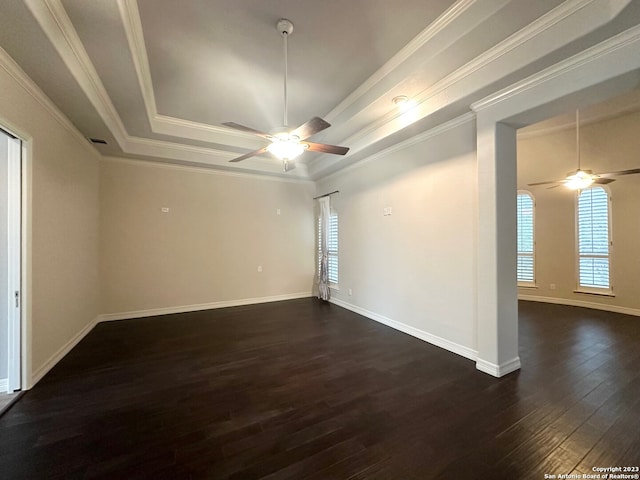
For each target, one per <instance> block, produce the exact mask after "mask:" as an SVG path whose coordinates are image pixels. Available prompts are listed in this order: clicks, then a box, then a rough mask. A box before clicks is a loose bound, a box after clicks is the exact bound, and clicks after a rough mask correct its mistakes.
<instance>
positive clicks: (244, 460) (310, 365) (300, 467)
mask: <svg viewBox="0 0 640 480" xmlns="http://www.w3.org/2000/svg"><path fill="white" fill-rule="evenodd" d="M639 344H640V318H637V317H629V316H624V315H618V314H611V313H606V312H599V311H592V310H587V309H581V308H574V307H564V306H557V305H547V304H541V303H530V302H521V304H520V351H521V359H522V365H523V367H522V370H521V371H519V372H517V373H513V374H511V375H508V376H506V377H504V378H501V379H495V378H493V377H490V376H488V375H485V374H483V373H481V372H479V371H477V370H476V369H475V366H474V363H473V362H471V361H469V360H466V359H464V358H462V357H459V356H457V355H455V354H452V353H449V352H447V351H445V350H442V349H440V348H437V347H434V346H432V345H429V344H427V343H424V342H422V341H420V340H417V339H415V338H412V337H410V336H408V335H404V334H402V333H400V332H397V331H395V330H392V329H390V328H388V327H385V326H383V325H381V324H378V323H376V322H374V321H371V320H367V319H365V318H363V317H360V316H359V315H356V314H354V313H351V312H349V311H347V310H344V309H342V308H340V307H337V306H335V305H329V304H321V303H320V302H318V301H316V300H315V299H303V300H294V301H288V302H279V303H271V304H263V305H256V306H247V307H237V308H227V309H220V310H213V311H205V312H195V313H187V314H179V315H167V316H163V317H155V318H145V319H138V320H128V321H121V322H112V323H103V324H99V325H98V326H97V327H96V328H95V329H94V330H93V331H92V332H91V333H90V334H89V335H88V336H87V337H86V338H85V339H84V340H83V341H82V342H81V343H80V344H79V345H78V346H77V347H76V348H74V349H73V351H71V352H70V353H69V354H68V355H67V356H66V357H65V358H64V359H63V360H62V362H60V363H59V364H58V365H57V366H56V367H55V368H54V369H53V370H52V371H51V372H50V373H49V374H48V375H47V376H46V377H45V378H44V379H43V380H42V381H41V382H40V383H39V384H38V385H37V386H36V387H35V388H33V389H32V390H31V391H29V392H27V393H26V394H25V395H24V396H23V397H22V398H21V399H20V400H19V401H18V402H17V403H16V404H15V405H14V406H13V407H12V408H11V409H10V410H9V411H8V412H6V413H5V414H4V415H3V416H2V417H0V477H1V478H3V479H10V480H13V479H20V480H22V479H59V478H60V479H61V478H71V479H75V478H77V479H84V478H105V479H154V480H162V479H188V478H211V479H243V480H249V479H258V478H264V479H313V480H332V479H335V480H346V479H352V480H356V479H368V480H374V479H376V480H377V479H379V480H395V479H399V480H416V479H430V478H437V479H468V478H469V479H470V478H477V479H502V478H504V479H528V478H531V479H543V478H545V477H544V475H545V474H567V473H579V472H585V473H592V468H593V467H608V466H625V465H626V466H639V465H640V348H638V345H639Z"/></svg>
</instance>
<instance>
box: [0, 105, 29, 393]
mask: <svg viewBox="0 0 640 480" xmlns="http://www.w3.org/2000/svg"><path fill="white" fill-rule="evenodd" d="M0 127H1V128H2V129H3V130H4V131H5V132H6V133H8V134H9V135H10V136H13V137H15V138H17V139H18V140H20V143H21V145H20V173H21V180H20V205H21V209H20V239H19V243H20V247H19V248H20V265H19V267H18V268H19V270H20V328H19V338H20V340H19V349H20V366H19V368H20V379H19V385H18V388H19V389H21V390H28V389H30V388H31V387H32V386H33V382H32V378H31V289H32V284H31V262H32V255H31V235H32V218H33V215H32V208H33V207H32V183H33V172H32V165H33V163H32V155H33V137H31V135H29V133H28V132H26V131H24V130H22V129H21V128H20V127H18V126H16V125H14V124H12V122H11V121H9V120H8V119H7V118H5V117H4V116H2V115H1V113H0Z"/></svg>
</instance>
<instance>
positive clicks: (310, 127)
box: [223, 18, 349, 172]
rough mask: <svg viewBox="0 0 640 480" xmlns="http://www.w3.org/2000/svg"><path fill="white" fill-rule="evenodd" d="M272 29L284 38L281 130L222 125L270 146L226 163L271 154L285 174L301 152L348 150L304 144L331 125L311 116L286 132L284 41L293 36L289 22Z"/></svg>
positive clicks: (231, 124) (339, 152)
mask: <svg viewBox="0 0 640 480" xmlns="http://www.w3.org/2000/svg"><path fill="white" fill-rule="evenodd" d="M276 30H277V31H278V33H279V34H280V35H282V37H283V39H284V109H283V110H284V121H283V124H284V127H283V131H280V132H278V133H276V134H273V135H270V134H268V133H264V132H260V131H259V130H255V129H253V128H250V127H245V126H244V125H239V124H237V123H234V122H225V123H223V125H225V126H227V127H230V128H234V129H236V130H242V131H244V132H247V133H252V134H254V135H257V136H259V137H262V138H264V139H265V140H268V141H270V142H271V143H270V144H269V145H267V146H266V147H264V148H261V149H259V150H255V151H253V152H249V153H247V154H245V155H242V156H240V157H237V158H234V159H233V160H229V161H230V162H241V161H242V160H246V159H247V158H250V157H253V156H255V155H261V154H263V153H265V152H269V153H271V154H272V155H273V156H275V157H276V158H278V159H279V160H282V166H283V169H284V171H285V172H287V171H288V170H291V169H292V168H293V167H294V166H295V165H294V164H292V163H290V162H291V160H294V159H295V158H297V157H299V156H300V155H302V154H303V153H304V151H305V150H310V151H312V152H321V153H331V154H334V155H346V153H347V152H348V151H349V148H348V147H340V146H337V145H327V144H324V143H313V142H308V141H306V140H307V138H309V137H311V136H313V135H315V134H316V133H318V132H321V131H322V130H325V129H327V128H329V127H330V126H331V125H330V124H329V123H328V122H326V121H325V120H323V119H322V118H320V117H313V118H312V119H311V120H309V121H308V122H306V123H304V124H303V125H300V126H299V127H298V128H296V129H294V130H291V131H289V130H288V126H287V125H288V122H287V107H288V105H287V76H288V75H287V70H288V52H287V50H288V47H287V39H288V37H289V35H291V33H293V22H291V20H287V19H286V18H281V19H280V20H278V22H277V23H276Z"/></svg>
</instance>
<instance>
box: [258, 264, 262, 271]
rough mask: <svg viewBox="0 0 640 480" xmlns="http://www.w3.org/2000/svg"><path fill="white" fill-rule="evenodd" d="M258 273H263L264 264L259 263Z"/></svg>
mask: <svg viewBox="0 0 640 480" xmlns="http://www.w3.org/2000/svg"><path fill="white" fill-rule="evenodd" d="M258 273H262V265H258Z"/></svg>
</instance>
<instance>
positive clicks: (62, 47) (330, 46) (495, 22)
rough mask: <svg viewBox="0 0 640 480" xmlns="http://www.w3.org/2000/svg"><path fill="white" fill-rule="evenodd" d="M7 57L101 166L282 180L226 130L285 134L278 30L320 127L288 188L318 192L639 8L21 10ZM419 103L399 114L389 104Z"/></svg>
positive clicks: (58, 1) (428, 5) (336, 2)
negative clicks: (325, 125)
mask: <svg viewBox="0 0 640 480" xmlns="http://www.w3.org/2000/svg"><path fill="white" fill-rule="evenodd" d="M2 9H3V12H2V15H1V16H0V46H2V48H4V49H5V50H6V51H7V52H8V53H9V55H11V56H12V57H13V58H14V59H15V60H16V62H17V63H18V64H19V65H20V66H21V67H22V69H24V71H25V72H26V73H27V74H28V75H29V76H30V77H31V78H32V79H33V80H34V81H35V82H36V83H37V84H38V85H39V86H40V87H41V88H42V89H43V91H44V92H45V93H46V94H47V95H48V96H49V97H50V98H51V99H52V100H53V102H54V103H55V104H56V105H57V106H58V107H59V108H60V109H61V110H62V111H63V112H64V113H65V114H66V115H67V116H68V117H69V118H70V120H71V121H72V122H73V123H74V124H75V125H76V127H77V128H78V129H79V130H80V131H81V132H82V133H83V135H85V136H86V137H94V138H95V137H97V138H103V139H105V140H106V141H107V142H108V145H106V146H99V147H97V148H98V149H99V150H100V151H101V152H102V153H103V154H105V155H118V156H125V157H130V158H140V159H148V160H154V161H162V162H176V163H184V164H194V165H199V166H207V167H210V168H222V169H237V170H241V171H247V172H254V173H264V174H269V175H284V174H283V173H282V172H281V166H280V164H279V162H278V161H276V160H275V159H273V158H271V157H270V156H269V155H264V156H261V157H255V158H252V159H250V160H247V161H245V162H242V163H238V164H230V163H229V162H228V161H229V160H230V159H232V158H234V157H235V156H238V154H241V153H245V152H247V151H250V150H254V149H257V148H260V147H262V146H263V145H264V143H263V141H262V140H261V139H260V138H257V137H253V136H251V135H247V134H244V133H238V132H236V131H234V130H231V129H229V128H227V127H223V126H222V125H221V124H222V123H223V122H228V121H233V122H237V123H241V124H244V125H247V126H250V127H253V128H256V129H258V130H262V131H273V130H275V129H277V128H278V127H280V126H281V125H282V114H283V112H282V76H283V65H282V38H281V37H280V35H279V34H278V33H277V32H276V30H275V23H276V21H277V20H278V19H279V18H282V17H286V18H289V19H290V20H292V21H293V22H294V24H295V30H294V33H293V34H292V35H291V37H290V39H289V124H290V126H297V125H298V124H301V123H303V122H304V121H306V120H308V119H309V118H311V117H312V116H321V117H323V118H325V119H326V120H328V121H329V122H330V123H332V124H333V126H332V127H331V128H330V129H328V130H327V131H325V132H323V133H321V134H319V135H317V136H316V137H314V139H313V140H317V141H327V142H329V143H336V144H343V145H346V146H349V147H351V151H350V153H349V155H348V156H347V157H336V156H331V155H321V154H312V153H309V152H307V153H305V154H304V155H303V156H302V157H301V159H300V160H299V161H298V168H296V169H294V170H293V171H291V172H288V173H287V174H286V176H290V177H294V178H302V179H304V178H319V177H321V176H323V175H325V174H327V173H330V172H332V171H335V170H337V169H340V168H342V167H344V166H347V165H349V164H351V163H353V162H355V161H358V160H360V159H362V158H364V157H365V156H367V155H369V154H371V153H372V152H375V151H377V150H380V149H382V148H385V147H387V146H389V145H391V144H393V143H395V142H397V141H399V140H402V139H403V138H407V137H409V136H411V135H414V134H415V133H416V132H418V131H421V130H424V129H426V128H430V127H433V126H436V125H438V124H440V123H442V122H443V121H446V120H449V119H452V118H454V117H456V116H459V115H461V114H463V113H466V112H468V111H469V105H470V104H471V103H472V102H473V101H476V100H479V99H481V98H483V97H484V96H486V95H488V94H489V93H492V92H495V91H497V90H499V89H501V88H504V87H506V86H508V85H510V84H512V83H514V82H515V81H518V80H521V79H523V78H525V77H527V76H528V75H531V74H532V73H534V72H536V71H539V70H540V69H542V68H545V67H547V66H550V65H553V64H554V63H556V62H558V61H559V60H562V59H564V58H567V57H568V56H570V55H573V54H575V53H577V52H580V51H581V50H583V49H585V48H588V47H590V46H592V45H595V44H596V43H598V42H600V41H602V40H603V39H606V38H608V37H611V36H612V35H615V34H616V33H618V32H621V31H624V30H625V29H628V28H631V27H633V26H635V25H638V24H640V2H638V1H633V0H591V1H590V0H567V1H562V0H540V1H536V2H531V1H529V0H482V1H474V0H429V1H425V0H396V1H394V2H389V1H388V0H349V1H348V2H347V1H344V0H323V1H321V2H320V1H313V0H272V1H269V2H265V1H264V0H242V1H233V2H231V1H228V0H182V1H180V2H176V1H175V0H137V1H136V0H117V1H114V0H92V1H86V0H12V1H9V2H3V6H2ZM398 94H404V95H408V96H410V97H411V99H412V100H413V102H414V104H415V107H414V108H413V109H412V110H411V111H410V112H408V113H403V112H400V111H399V110H398V109H397V107H395V106H394V105H393V104H392V102H391V99H392V98H393V96H395V95H398Z"/></svg>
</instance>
